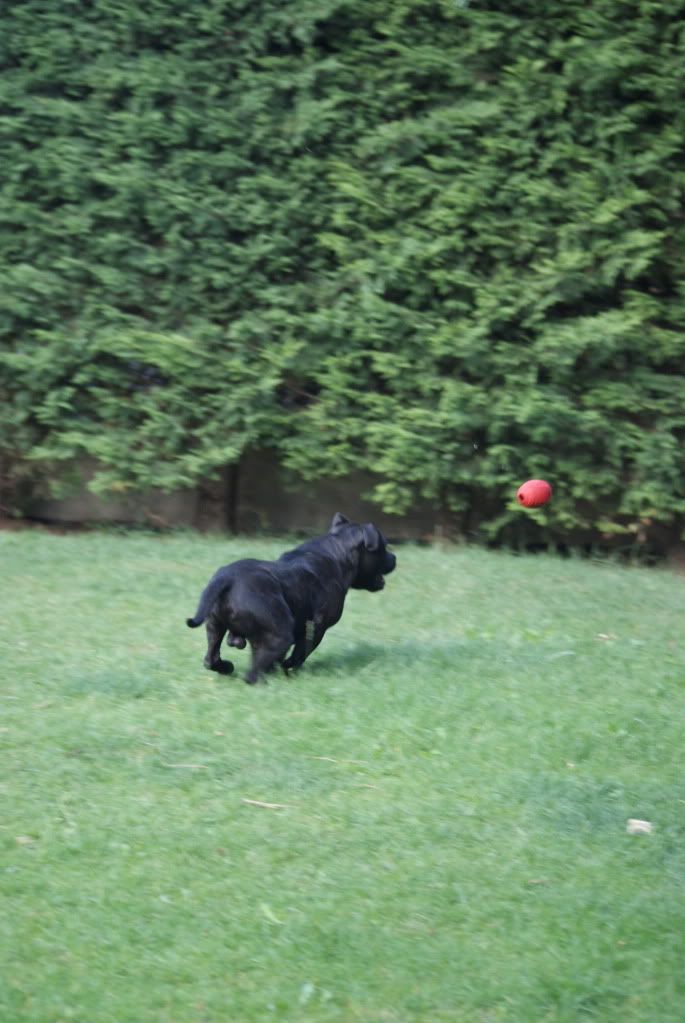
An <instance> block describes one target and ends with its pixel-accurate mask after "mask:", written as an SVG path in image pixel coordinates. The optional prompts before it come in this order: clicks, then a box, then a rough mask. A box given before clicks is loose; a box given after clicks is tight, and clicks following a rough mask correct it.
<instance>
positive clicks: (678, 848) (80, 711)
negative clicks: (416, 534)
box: [0, 531, 685, 1023]
mask: <svg viewBox="0 0 685 1023" xmlns="http://www.w3.org/2000/svg"><path fill="white" fill-rule="evenodd" d="M283 546H284V545H283V543H277V542H274V541H272V540H264V539H253V540H247V539H227V538H217V537H209V538H208V537H198V536H194V535H191V534H182V535H171V536H168V537H155V536H148V535H144V534H134V535H125V534H117V533H85V534H81V535H69V536H53V535H49V534H47V533H42V532H35V531H22V532H4V533H0V564H1V566H2V593H1V594H0V604H1V608H0V636H1V637H2V662H3V664H2V667H3V684H2V689H1V691H0V697H1V699H0V708H1V712H2V719H1V720H0V744H1V745H2V748H3V752H2V761H1V763H2V777H1V779H0V783H1V787H0V794H1V796H2V804H3V811H2V817H1V819H0V825H1V827H0V878H1V879H2V899H3V903H2V906H3V911H2V914H1V916H0V958H1V960H2V970H1V973H2V976H3V978H4V980H3V981H2V983H1V984H0V1019H1V1020H2V1021H3V1023H19V1021H21V1023H70V1021H76V1023H153V1021H154V1023H263V1021H271V1020H273V1021H284V1020H287V1021H298V1023H299V1021H322V1023H324V1021H341V1023H441V1021H455V1023H461V1021H464V1023H500V1021H506V1023H571V1021H579V1020H580V1021H582V1020H586V1019H588V1020H597V1021H602V1023H609V1021H612V1023H613V1021H616V1023H618V1021H621V1023H682V1020H683V1019H684V1018H685V957H684V955H683V935H684V934H685V772H684V770H683V764H684V758H683V720H684V713H685V651H684V650H683V644H682V630H683V615H684V613H685V579H684V578H683V577H682V576H680V577H679V576H677V575H674V574H670V573H668V572H667V571H665V570H656V569H645V568H626V567H620V566H617V565H612V564H595V563H590V562H588V561H581V560H576V559H568V560H560V559H557V558H554V557H551V556H549V557H548V556H538V557H527V558H522V557H516V556H513V555H510V554H506V553H494V552H487V551H483V550H479V549H469V548H455V549H450V550H440V549H430V548H419V547H404V546H403V547H400V548H399V549H398V550H397V554H398V568H397V571H396V573H395V574H394V575H392V576H391V577H389V579H388V584H387V588H386V590H385V591H384V592H383V593H380V594H368V593H361V592H353V593H351V594H350V596H349V598H348V603H347V608H346V611H345V614H344V615H343V618H342V621H341V622H340V623H339V624H338V625H337V626H336V627H335V628H334V629H333V630H332V631H331V632H330V633H329V634H328V635H327V637H326V639H325V640H324V642H323V644H322V646H321V647H320V649H319V650H317V651H316V652H315V653H314V655H313V656H312V658H311V660H310V661H309V662H308V663H307V665H306V666H305V667H304V669H303V670H301V671H300V672H299V673H296V674H292V675H291V676H289V677H287V678H286V677H285V676H283V675H276V676H274V677H273V678H272V679H271V680H270V682H269V684H268V685H259V686H255V687H250V686H247V685H245V684H244V683H243V682H242V681H241V679H240V676H239V674H238V673H236V674H235V675H234V676H232V677H231V678H224V677H221V676H218V675H216V674H213V673H209V672H207V671H205V670H204V669H203V667H202V655H203V652H204V650H203V638H204V637H203V634H202V630H198V631H197V632H192V631H190V630H189V629H187V628H186V627H185V624H184V619H185V618H186V616H187V615H188V614H191V613H192V612H193V611H194V609H195V605H196V601H197V597H198V596H199V593H200V590H201V588H202V587H203V585H204V584H205V582H206V580H207V578H208V576H209V574H210V573H211V572H212V571H213V570H214V569H215V568H216V567H217V566H218V565H220V564H222V563H226V562H228V561H230V560H233V559H234V558H236V557H241V556H245V555H254V556H272V555H274V554H276V553H277V552H278V551H279V550H282V549H283ZM232 653H233V660H235V662H236V664H237V666H238V670H239V671H242V670H244V666H245V664H246V663H247V658H248V651H233V652H232ZM629 818H640V819H644V820H648V821H650V822H651V823H652V825H653V830H652V833H651V834H648V835H642V836H633V835H629V834H627V832H626V822H627V820H628V819H629Z"/></svg>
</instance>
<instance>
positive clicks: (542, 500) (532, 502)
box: [516, 480, 552, 508]
mask: <svg viewBox="0 0 685 1023" xmlns="http://www.w3.org/2000/svg"><path fill="white" fill-rule="evenodd" d="M551 496H552V488H551V487H550V485H549V483H548V482H547V480H528V481H527V482H526V483H522V484H521V486H520V487H519V488H518V490H517V491H516V499H517V501H518V503H519V504H522V505H523V507H524V508H539V507H540V505H541V504H547V502H548V501H549V499H550V497H551Z"/></svg>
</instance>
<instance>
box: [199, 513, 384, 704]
mask: <svg viewBox="0 0 685 1023" xmlns="http://www.w3.org/2000/svg"><path fill="white" fill-rule="evenodd" d="M386 543H387V542H386V540H385V537H384V536H383V535H382V533H381V532H380V531H379V530H378V529H376V527H375V526H373V525H371V523H368V524H367V525H364V526H358V525H356V524H355V523H354V522H350V521H349V519H346V518H345V516H344V515H341V514H340V513H339V512H338V513H337V514H336V515H335V516H334V518H333V521H332V523H331V528H330V530H329V532H328V533H327V534H326V535H325V536H319V537H316V539H314V540H308V541H307V542H306V543H303V544H301V545H300V546H299V547H296V548H295V549H294V550H292V551H286V553H285V554H282V555H281V557H280V558H279V559H278V561H257V560H255V559H254V558H245V559H244V560H242V561H234V562H233V564H231V565H226V566H224V568H220V569H219V570H218V571H217V572H216V573H215V574H214V575H213V576H212V578H211V579H210V580H209V582H208V583H207V586H206V587H205V589H204V591H203V593H202V596H201V597H200V604H199V606H198V609H197V611H196V612H195V616H194V617H193V618H188V619H186V622H187V624H188V625H189V626H190V628H191V629H194V628H196V627H197V626H198V625H201V624H202V622H204V621H206V623H207V625H206V628H207V654H206V656H205V659H204V664H205V667H206V668H209V669H210V670H211V671H218V672H220V673H221V674H222V675H230V674H231V672H232V671H233V664H232V662H231V661H223V660H222V659H221V657H220V656H219V650H220V648H221V642H222V640H223V638H224V636H225V635H226V633H227V632H228V635H229V639H228V644H229V646H234V647H239V648H241V649H242V648H243V647H244V646H245V643H246V641H248V642H249V643H250V646H251V647H252V666H251V668H250V670H249V671H248V673H247V675H246V676H245V681H246V682H249V683H250V684H252V683H254V682H256V681H257V680H258V679H259V677H260V676H261V675H262V674H263V673H265V672H267V671H270V670H271V669H272V668H274V667H275V666H276V665H277V664H282V665H283V667H284V668H285V669H286V670H287V669H288V668H299V666H300V665H301V664H303V663H304V661H305V660H306V658H307V657H309V655H310V653H311V652H312V650H314V649H316V647H317V646H318V645H319V643H320V642H321V640H322V639H323V637H324V633H325V632H326V629H330V627H331V626H332V625H335V623H336V622H337V621H338V620H339V619H340V616H341V615H342V612H343V606H344V603H345V596H346V595H347V591H348V590H349V589H350V588H351V589H355V590H370V591H371V592H372V593H373V592H375V591H377V590H382V589H383V587H384V586H385V579H384V578H383V577H384V576H386V575H388V573H389V572H392V571H393V569H394V568H395V555H394V554H391V553H390V551H389V550H388V549H387V546H386ZM290 647H293V651H292V653H291V654H290V656H289V657H288V658H287V659H286V654H287V653H288V650H289V649H290Z"/></svg>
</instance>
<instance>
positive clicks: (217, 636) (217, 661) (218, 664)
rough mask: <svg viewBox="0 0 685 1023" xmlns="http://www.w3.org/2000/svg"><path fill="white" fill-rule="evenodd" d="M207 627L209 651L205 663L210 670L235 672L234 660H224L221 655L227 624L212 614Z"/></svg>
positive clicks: (221, 673)
mask: <svg viewBox="0 0 685 1023" xmlns="http://www.w3.org/2000/svg"><path fill="white" fill-rule="evenodd" d="M206 629H207V653H206V654H205V659H204V665H205V668H208V669H209V670H210V671H218V672H219V674H220V675H231V674H232V672H233V662H232V661H222V659H221V657H220V656H219V651H220V649H221V643H222V640H223V638H224V636H225V635H226V626H225V625H222V624H221V622H220V621H219V620H218V618H216V617H215V616H214V615H210V616H209V618H208V619H207V622H206Z"/></svg>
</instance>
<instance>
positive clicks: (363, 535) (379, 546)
mask: <svg viewBox="0 0 685 1023" xmlns="http://www.w3.org/2000/svg"><path fill="white" fill-rule="evenodd" d="M330 532H331V533H332V534H333V535H334V536H335V537H336V538H337V539H339V540H341V541H342V542H344V543H345V544H346V545H347V546H348V547H349V548H350V550H353V551H355V552H356V553H357V554H358V562H357V570H356V573H355V576H354V579H353V580H352V583H351V586H352V589H354V590H370V591H371V592H372V593H375V592H376V591H377V590H382V589H383V587H384V586H385V578H384V577H385V576H386V575H389V574H390V572H392V571H394V569H395V565H396V564H397V559H396V557H395V555H394V554H393V553H392V551H389V550H388V542H387V540H386V539H385V537H384V536H383V534H382V533H381V531H380V529H378V528H377V527H376V526H374V525H373V524H372V523H371V522H367V523H366V524H365V525H363V526H359V525H357V523H356V522H350V520H349V519H347V518H345V516H344V515H341V514H340V512H336V514H335V515H334V516H333V521H332V522H331V528H330Z"/></svg>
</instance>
